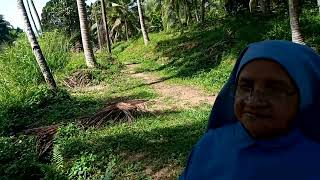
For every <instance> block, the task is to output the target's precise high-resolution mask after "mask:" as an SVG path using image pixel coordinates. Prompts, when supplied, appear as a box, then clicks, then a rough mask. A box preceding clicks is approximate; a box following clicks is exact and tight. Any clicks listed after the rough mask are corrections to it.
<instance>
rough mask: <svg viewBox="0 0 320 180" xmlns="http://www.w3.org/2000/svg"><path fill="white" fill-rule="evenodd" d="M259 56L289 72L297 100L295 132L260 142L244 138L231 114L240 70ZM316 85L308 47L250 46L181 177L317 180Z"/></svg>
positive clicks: (319, 78)
mask: <svg viewBox="0 0 320 180" xmlns="http://www.w3.org/2000/svg"><path fill="white" fill-rule="evenodd" d="M262 58H263V59H269V60H272V61H275V62H277V63H279V64H280V65H282V66H283V68H284V69H286V70H287V72H288V74H289V75H290V76H291V78H292V79H293V81H294V82H295V84H296V86H297V88H298V91H299V97H300V104H299V112H298V114H297V116H296V118H295V126H294V128H292V130H291V131H290V132H289V133H288V134H287V135H285V136H282V137H279V138H276V139H272V140H263V141H262V140H256V139H254V138H253V137H251V136H250V135H249V134H248V132H247V131H246V129H245V128H244V127H243V126H242V124H241V123H240V122H239V121H238V120H237V119H236V118H235V115H234V110H233V103H234V99H233V98H234V96H233V93H234V87H235V85H236V79H237V76H238V73H239V71H240V70H241V68H242V67H244V66H245V65H246V64H247V63H249V62H251V61H254V60H256V59H262ZM271 73H272V72H271ZM319 85H320V57H319V56H318V55H317V54H316V53H315V52H314V51H313V50H312V49H310V48H308V47H307V46H303V45H298V44H295V43H292V42H289V41H278V40H273V41H262V42H258V43H253V44H250V45H249V46H248V47H247V48H246V49H245V50H244V51H243V52H242V53H241V55H240V57H239V58H238V60H237V62H236V64H235V67H234V69H233V71H232V72H231V75H230V77H229V79H228V81H227V83H226V84H225V86H224V87H223V89H222V90H221V92H220V93H219V95H218V97H217V99H216V101H215V104H214V106H213V108H212V112H211V115H210V118H209V124H208V130H207V132H206V133H205V135H204V136H203V137H202V138H201V139H200V141H199V142H198V143H197V144H196V145H195V146H194V148H193V149H192V152H191V154H190V156H189V159H188V162H187V166H186V168H185V170H184V172H183V174H182V175H181V176H180V179H181V180H188V179H216V180H231V179H232V180H233V179H235V180H284V179H297V180H298V179H299V180H300V179H303V180H304V179H306V180H316V179H319V180H320V143H319V142H320V135H319V134H320V118H319V113H318V112H319V111H320V106H319V105H320V103H319V101H320V88H319V87H320V86H319Z"/></svg>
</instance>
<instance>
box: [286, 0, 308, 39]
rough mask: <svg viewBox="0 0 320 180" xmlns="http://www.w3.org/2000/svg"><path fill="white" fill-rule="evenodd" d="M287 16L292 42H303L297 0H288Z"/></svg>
mask: <svg viewBox="0 0 320 180" xmlns="http://www.w3.org/2000/svg"><path fill="white" fill-rule="evenodd" d="M289 17H290V28H291V35H292V42H295V43H299V44H305V43H304V40H303V36H302V34H301V31H300V24H299V0H289Z"/></svg>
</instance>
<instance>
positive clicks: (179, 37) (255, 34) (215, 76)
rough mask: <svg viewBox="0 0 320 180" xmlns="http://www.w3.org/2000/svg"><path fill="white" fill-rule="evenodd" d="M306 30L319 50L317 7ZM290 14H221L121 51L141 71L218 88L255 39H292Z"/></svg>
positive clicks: (305, 21)
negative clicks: (218, 16) (148, 42)
mask: <svg viewBox="0 0 320 180" xmlns="http://www.w3.org/2000/svg"><path fill="white" fill-rule="evenodd" d="M301 23H302V31H303V34H304V35H305V39H306V42H307V44H308V45H310V46H312V47H314V48H315V49H317V50H319V38H317V37H318V36H317V35H316V34H317V29H318V28H320V19H319V16H318V14H317V11H313V10H310V9H307V10H305V11H304V12H303V14H302V18H301ZM290 38H291V34H290V26H289V19H288V17H287V15H285V12H279V13H278V14H274V15H270V16H266V17H263V16H259V15H252V14H243V15H241V16H236V17H230V16H227V17H220V18H218V19H213V20H211V21H210V24H204V25H200V26H199V27H198V28H197V27H194V28H190V29H187V30H182V31H180V32H176V33H170V34H166V33H163V32H162V33H153V34H151V35H150V39H151V42H150V44H149V45H148V46H144V44H143V41H142V39H141V38H140V39H138V40H135V41H132V42H130V45H128V43H127V42H125V43H123V45H121V44H120V45H118V47H121V49H120V48H119V49H117V48H116V49H117V51H116V53H117V54H116V55H117V57H118V58H119V60H120V61H121V62H123V63H138V64H139V67H138V69H137V70H138V71H150V72H154V73H156V74H157V75H160V76H161V77H165V78H167V79H168V82H169V83H179V84H186V85H191V86H197V87H199V88H201V89H203V90H205V91H207V92H211V93H212V92H215V93H216V92H218V91H219V90H220V88H221V87H222V85H223V84H224V83H225V81H226V79H227V77H228V76H229V73H230V71H231V69H232V67H233V64H234V62H235V60H236V58H237V56H238V55H239V53H240V51H241V50H242V49H243V48H244V47H245V46H246V45H247V44H249V43H252V42H256V41H261V40H266V39H286V40H290Z"/></svg>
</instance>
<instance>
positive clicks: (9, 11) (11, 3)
mask: <svg viewBox="0 0 320 180" xmlns="http://www.w3.org/2000/svg"><path fill="white" fill-rule="evenodd" d="M48 1H49V0H33V2H34V4H35V6H36V9H37V11H38V12H39V16H40V18H41V15H40V14H41V11H42V8H43V7H44V6H45V5H46V3H47V2H48ZM95 1H96V0H87V1H86V3H87V4H91V3H92V2H95ZM25 6H26V4H25ZM0 14H1V15H3V16H4V19H5V20H6V21H8V22H9V23H10V24H11V25H13V27H15V28H16V27H20V28H22V29H23V22H22V18H21V15H20V13H19V11H18V8H17V1H16V0H0ZM33 17H34V18H35V15H34V16H33Z"/></svg>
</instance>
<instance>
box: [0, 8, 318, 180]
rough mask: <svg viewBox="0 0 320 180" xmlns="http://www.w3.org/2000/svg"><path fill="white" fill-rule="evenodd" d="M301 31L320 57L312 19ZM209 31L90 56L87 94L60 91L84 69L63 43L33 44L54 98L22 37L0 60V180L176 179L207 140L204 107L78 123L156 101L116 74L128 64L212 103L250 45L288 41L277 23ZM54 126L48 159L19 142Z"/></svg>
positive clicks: (52, 38) (244, 21)
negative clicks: (120, 103)
mask: <svg viewBox="0 0 320 180" xmlns="http://www.w3.org/2000/svg"><path fill="white" fill-rule="evenodd" d="M301 21H302V27H303V29H302V30H303V33H304V34H305V38H306V42H307V43H308V45H311V46H313V47H314V48H315V49H317V50H319V48H320V46H319V44H320V39H319V38H318V36H317V31H318V29H320V19H319V16H318V14H317V11H311V10H307V11H305V12H304V13H303V16H302V19H301ZM210 22H211V23H210V24H204V25H203V26H201V29H200V28H197V27H196V26H193V27H191V28H189V29H185V28H184V29H181V30H179V31H175V32H171V33H165V32H160V33H151V34H150V39H151V41H150V43H149V45H148V46H145V45H144V43H143V40H142V38H139V39H133V40H130V41H128V42H119V43H117V44H115V45H113V56H109V55H107V54H106V53H104V52H100V53H97V54H96V58H97V61H98V63H99V64H100V66H99V67H98V68H95V69H91V70H88V71H90V73H91V74H92V75H93V82H92V86H93V87H90V88H92V89H86V88H82V89H80V90H67V89H66V88H64V86H63V80H64V79H65V78H66V77H68V76H69V75H71V74H72V73H74V72H76V71H78V70H84V69H86V65H85V60H84V56H83V54H82V53H70V52H69V47H68V39H67V38H65V37H63V36H62V35H61V34H60V33H58V32H50V33H46V34H45V35H44V36H43V37H42V38H41V39H40V43H41V46H42V48H43V51H44V53H45V56H46V57H47V60H48V63H49V65H50V67H51V69H52V71H53V73H54V77H55V78H56V80H57V83H58V85H59V87H60V91H59V92H58V94H57V96H52V94H51V93H50V91H49V90H48V89H47V88H46V86H45V84H44V81H43V78H42V76H41V74H40V73H39V70H38V68H37V65H36V62H35V59H34V56H33V54H32V51H31V50H30V47H29V44H28V42H27V40H26V38H25V37H20V39H19V40H17V42H16V43H15V44H14V45H12V46H10V47H5V48H4V49H3V50H2V51H1V53H0V134H1V137H0V174H1V176H2V177H0V179H17V178H19V177H21V176H23V177H25V178H32V179H35V178H40V177H43V178H44V179H101V178H106V179H107V178H109V179H110V178H111V179H152V178H154V177H156V176H161V177H162V178H168V179H176V177H177V176H178V175H179V174H180V173H181V171H182V169H183V167H184V165H185V162H186V159H187V156H188V153H189V152H190V149H191V147H192V146H193V145H194V144H195V142H196V141H197V140H198V139H199V138H200V136H201V135H202V134H203V133H204V131H205V128H206V124H207V118H208V114H209V111H210V106H208V105H201V106H199V107H194V108H192V109H190V108H185V109H179V110H170V111H169V110H162V111H161V110H160V111H158V112H156V113H154V114H152V113H143V114H141V115H139V116H137V117H136V119H135V121H134V122H133V123H117V124H116V123H108V124H105V126H102V127H101V128H97V129H94V128H89V129H83V128H81V127H79V126H78V125H77V121H78V120H79V119H80V118H82V117H88V116H91V115H93V114H94V113H95V112H97V111H98V110H100V109H101V108H103V107H104V106H105V105H106V104H108V103H110V102H113V101H115V100H131V99H147V100H155V99H157V98H159V97H160V95H159V94H157V93H156V92H155V91H154V90H153V89H152V88H151V87H150V86H148V85H146V84H145V83H144V82H142V81H141V80H139V79H134V78H132V77H131V76H128V75H126V74H124V73H123V72H121V71H122V70H123V69H124V67H125V64H129V63H137V64H139V66H138V69H137V71H141V72H144V71H148V72H152V73H154V74H156V75H158V76H160V77H165V78H166V79H167V80H166V82H168V83H177V84H185V85H188V86H195V87H198V88H200V89H203V90H205V91H207V92H210V93H213V92H214V93H217V92H218V91H219V89H220V88H221V86H222V85H223V84H224V82H225V81H226V79H227V78H228V76H229V72H230V71H231V69H232V67H233V63H234V62H235V60H236V58H237V56H238V54H239V52H240V51H241V50H242V49H243V48H244V47H245V46H246V45H247V44H248V43H251V42H255V41H259V40H263V39H287V40H289V39H290V31H289V22H288V19H287V18H286V16H285V14H284V13H283V14H276V15H273V16H268V17H257V16H252V15H249V14H243V15H241V16H240V15H239V16H237V17H232V16H228V17H222V16H217V17H216V18H215V19H214V20H212V21H210ZM168 101H170V103H173V102H171V101H173V100H172V99H168ZM163 102H164V103H168V102H165V101H163ZM51 124H61V126H60V128H59V130H58V134H57V135H56V136H55V139H54V146H53V150H52V154H50V155H48V156H46V157H45V158H44V159H43V158H39V157H38V156H37V154H36V146H35V144H36V140H35V139H34V138H33V137H30V136H28V137H27V136H23V135H20V133H19V132H21V131H22V130H23V129H26V128H35V127H41V126H46V125H51ZM17 157H19V158H17Z"/></svg>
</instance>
